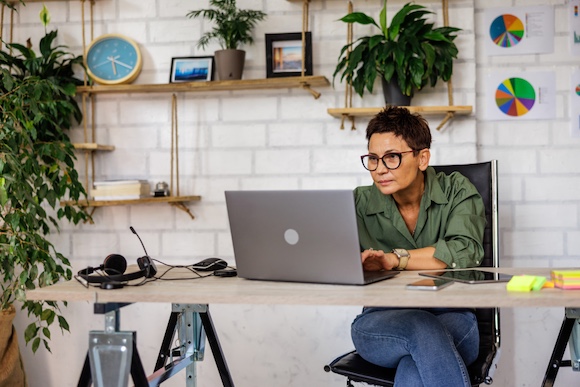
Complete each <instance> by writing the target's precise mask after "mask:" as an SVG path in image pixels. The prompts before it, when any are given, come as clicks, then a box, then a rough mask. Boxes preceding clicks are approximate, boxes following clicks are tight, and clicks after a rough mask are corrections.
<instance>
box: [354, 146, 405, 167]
mask: <svg viewBox="0 0 580 387" xmlns="http://www.w3.org/2000/svg"><path fill="white" fill-rule="evenodd" d="M411 152H416V149H411V150H408V151H404V152H389V153H385V154H384V155H382V156H381V157H379V156H377V155H373V154H366V155H362V156H361V157H360V161H361V163H362V165H363V167H364V168H365V169H366V170H367V171H369V172H374V171H376V170H377V169H378V168H379V163H378V162H377V167H376V168H375V169H369V168H368V167H367V166H366V165H365V158H367V157H376V158H377V159H381V161H382V162H383V165H384V166H385V168H387V169H388V170H389V171H392V170H395V169H397V168H399V167H400V166H401V163H402V162H403V155H404V154H405V153H411ZM387 156H397V157H398V158H399V164H398V165H397V166H396V167H395V168H389V167H388V166H387V162H386V161H385V157H387Z"/></svg>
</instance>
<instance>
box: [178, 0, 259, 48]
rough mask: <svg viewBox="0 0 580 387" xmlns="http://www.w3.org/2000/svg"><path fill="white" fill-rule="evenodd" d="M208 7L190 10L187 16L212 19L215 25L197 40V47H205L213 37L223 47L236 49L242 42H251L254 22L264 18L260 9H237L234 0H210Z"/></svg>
mask: <svg viewBox="0 0 580 387" xmlns="http://www.w3.org/2000/svg"><path fill="white" fill-rule="evenodd" d="M209 4H210V5H211V6H212V7H213V8H210V9H200V10H197V11H190V12H189V13H188V14H187V17H189V18H190V19H195V18H197V17H200V16H201V17H202V18H204V19H207V20H210V21H213V22H214V23H215V26H214V27H213V29H212V30H211V31H208V32H206V33H205V34H204V35H203V36H202V37H201V39H200V40H199V42H198V44H197V45H198V47H201V48H205V47H206V46H207V45H208V44H209V42H210V41H212V40H213V39H216V40H218V42H219V44H220V46H221V48H223V49H233V50H235V49H237V48H239V46H241V45H242V44H252V43H253V42H254V39H253V38H252V30H253V29H254V27H255V26H256V23H257V22H259V21H262V20H264V19H265V18H266V14H265V13H264V12H262V11H253V10H244V9H238V8H237V6H236V0H210V2H209Z"/></svg>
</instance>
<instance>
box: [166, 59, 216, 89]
mask: <svg viewBox="0 0 580 387" xmlns="http://www.w3.org/2000/svg"><path fill="white" fill-rule="evenodd" d="M214 67H215V65H214V57H213V56H182V57H175V58H171V74H170V75H169V83H177V82H206V81H212V80H213V73H214Z"/></svg>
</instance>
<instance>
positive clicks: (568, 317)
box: [542, 308, 580, 387]
mask: <svg viewBox="0 0 580 387" xmlns="http://www.w3.org/2000/svg"><path fill="white" fill-rule="evenodd" d="M578 319H580V310H579V309H572V308H566V311H565V317H564V321H563V322H562V327H561V328H560V333H559V334H558V339H557V340H556V344H555V345H554V350H553V352H552V356H551V357H550V363H549V364H548V369H546V374H545V376H544V381H543V382H542V387H553V386H554V382H555V381H556V376H557V375H558V371H559V369H560V367H570V366H571V365H572V362H571V361H570V360H562V357H563V356H564V352H565V351H566V346H567V345H568V340H569V339H570V335H571V334H572V328H573V327H574V324H575V323H576V321H577V320H578Z"/></svg>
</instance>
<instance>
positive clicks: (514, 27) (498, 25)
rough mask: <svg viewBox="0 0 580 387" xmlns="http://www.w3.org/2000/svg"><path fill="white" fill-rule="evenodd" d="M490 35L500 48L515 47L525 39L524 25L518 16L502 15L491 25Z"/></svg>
mask: <svg viewBox="0 0 580 387" xmlns="http://www.w3.org/2000/svg"><path fill="white" fill-rule="evenodd" d="M489 35H490V37H491V40H493V42H494V43H495V44H497V45H498V46H500V47H506V48H509V47H513V46H515V45H516V44H518V43H519V42H520V40H522V38H523V37H524V23H522V21H521V20H520V19H519V18H518V17H517V16H514V15H510V14H505V15H500V16H498V17H496V18H495V20H494V21H493V22H492V23H491V26H490V27H489Z"/></svg>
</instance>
